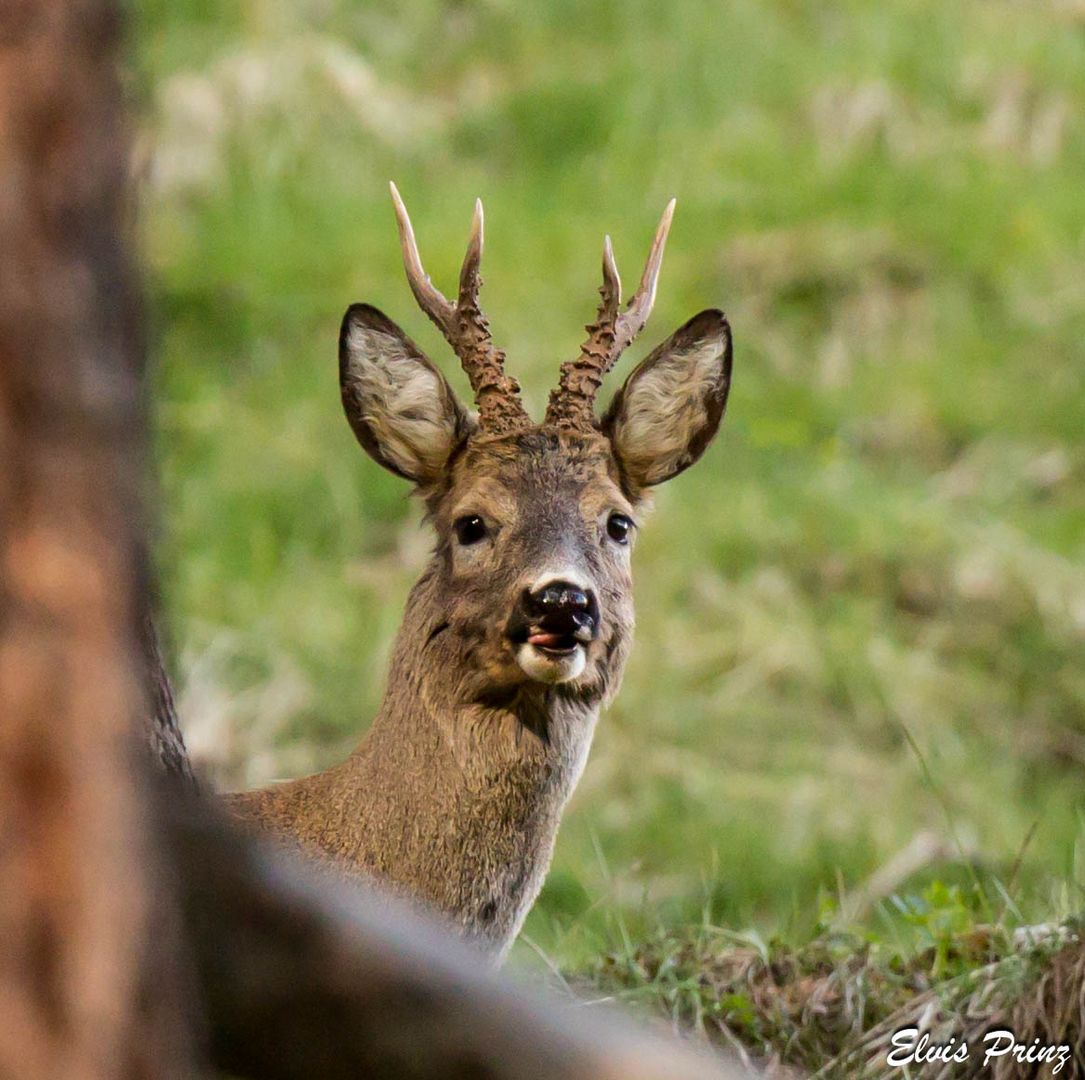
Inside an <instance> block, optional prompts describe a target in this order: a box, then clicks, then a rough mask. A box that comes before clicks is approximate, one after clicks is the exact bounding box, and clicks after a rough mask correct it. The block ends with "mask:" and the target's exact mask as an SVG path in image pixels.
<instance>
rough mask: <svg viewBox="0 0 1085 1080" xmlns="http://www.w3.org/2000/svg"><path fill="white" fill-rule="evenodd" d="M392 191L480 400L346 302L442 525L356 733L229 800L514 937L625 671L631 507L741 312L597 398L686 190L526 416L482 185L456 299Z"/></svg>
mask: <svg viewBox="0 0 1085 1080" xmlns="http://www.w3.org/2000/svg"><path fill="white" fill-rule="evenodd" d="M392 198H393V201H394V203H395V209H396V216H397V219H398V223H399V236H400V243H401V246H402V249H403V260H404V264H405V266H406V271H407V279H408V281H409V283H410V286H411V290H412V292H413V293H414V295H415V298H416V300H417V301H418V304H419V305H420V307H421V308H422V310H423V311H424V312H425V313H426V314H427V315H428V316H429V317H430V319H432V320H433V322H434V323H436V325H437V326H438V328H439V329H440V330H441V332H442V333H443V335H444V336H445V338H446V339H447V340H448V342H449V344H450V345H451V346H452V348H453V350H454V351H455V352H456V354H457V355H458V356H459V358H460V361H461V363H462V364H463V368H464V370H465V371H466V373H467V375H468V378H469V380H470V383H471V388H472V390H473V391H474V395H475V401H476V404H477V406H478V415H477V416H475V415H473V414H471V413H469V412H468V411H467V409H466V408H464V406H463V405H462V404H461V403H460V401H459V400H458V398H457V397H456V394H455V393H454V392H453V390H452V388H451V387H450V386H449V384H448V383H447V382H446V381H445V379H444V377H443V376H442V375H441V373H440V372H439V371H438V370H437V368H436V367H435V366H434V364H433V363H431V362H430V360H428V359H427V358H426V357H425V356H424V355H423V353H422V352H421V350H420V349H419V348H418V346H417V345H415V344H414V342H413V341H411V339H410V338H408V337H407V335H406V334H405V333H404V332H403V331H402V330H401V329H400V328H399V327H398V326H397V325H396V324H395V323H393V322H392V321H391V320H390V319H389V318H387V317H386V316H385V315H383V314H382V313H381V312H380V311H378V310H377V309H376V308H373V307H370V306H369V305H367V304H354V305H352V306H351V307H350V308H349V309H348V310H347V313H346V315H345V317H344V319H343V324H342V330H341V333H340V338H339V379H340V387H341V391H342V398H343V406H344V408H345V410H346V414H347V419H348V420H349V422H350V425H351V427H352V428H353V429H354V433H355V435H356V436H357V438H358V441H359V442H360V443H361V444H362V446H363V447H364V448H365V449H366V451H368V453H369V454H370V456H371V457H373V458H374V459H375V460H376V461H377V462H379V463H380V464H381V465H383V466H384V467H385V468H387V469H390V470H391V471H392V472H394V473H396V474H398V475H399V476H402V477H404V478H405V479H407V480H409V481H411V482H412V483H413V484H414V485H416V489H417V491H418V494H419V495H420V496H421V497H422V499H423V500H424V502H425V505H426V509H427V511H428V518H429V520H430V521H431V522H432V524H433V526H434V528H435V530H436V533H437V544H436V547H435V549H434V552H433V557H432V559H431V560H430V562H429V565H428V566H427V567H426V569H425V571H424V572H423V574H422V576H421V578H420V579H419V580H418V582H417V583H416V584H415V586H414V588H413V589H412V590H411V593H410V596H409V598H408V600H407V607H406V611H405V613H404V617H403V624H402V626H401V628H400V631H399V634H398V636H397V639H396V643H395V649H394V653H393V657H392V663H391V671H390V674H389V677H388V687H387V691H386V693H385V697H384V701H383V704H382V705H381V708H380V711H379V712H378V714H377V716H376V718H375V720H374V721H373V725H372V728H371V730H370V731H369V734H368V735H367V737H366V738H365V739H364V741H363V742H362V743H361V745H360V746H359V747H358V749H357V750H356V751H354V753H353V754H352V755H351V756H350V757H349V758H348V759H347V760H346V761H344V762H343V763H342V764H340V765H337V766H334V767H333V768H330V769H328V770H326V771H325V772H321V773H318V774H316V775H315V776H309V777H305V778H303V779H300V780H294V781H289V782H286V783H280V784H276V785H274V786H271V787H268V788H264V789H262V790H258V791H250V792H245V793H241V794H236V795H233V796H230V797H229V798H230V801H231V803H232V806H233V808H234V810H235V812H237V813H239V814H240V815H242V816H243V817H246V818H248V819H250V820H252V821H255V822H257V823H258V824H260V825H261V826H264V827H267V828H269V829H272V830H276V831H278V832H279V833H280V834H283V835H285V836H286V837H288V838H291V839H292V840H293V841H295V842H296V843H297V844H299V845H300V846H301V847H302V848H304V849H306V850H308V851H310V852H313V853H316V854H318V855H320V856H322V857H324V858H326V859H328V860H331V861H332V862H333V863H335V864H337V865H338V867H339V868H340V869H342V870H343V871H344V872H347V873H354V874H360V875H365V876H372V877H375V878H377V879H379V880H382V881H383V882H385V883H386V884H388V885H390V886H391V887H392V888H393V889H394V890H396V891H398V892H401V893H403V894H406V895H408V896H410V897H413V898H416V899H417V900H420V901H421V902H423V903H424V904H426V905H428V906H430V907H432V908H435V909H436V910H437V911H439V912H441V913H444V915H446V916H447V917H450V918H451V919H452V920H453V922H454V923H455V924H456V925H457V926H458V927H459V928H460V930H461V931H462V932H463V933H465V934H466V935H467V936H469V937H471V938H474V939H475V940H477V941H478V942H480V943H481V944H482V945H484V946H485V947H487V948H489V949H491V950H493V951H494V952H496V953H498V954H501V953H503V952H504V950H505V949H507V947H508V946H509V945H510V944H511V942H512V940H513V938H514V937H515V936H516V933H517V932H518V930H519V928H520V925H521V923H522V922H523V920H524V917H525V916H526V914H527V912H528V909H529V908H530V907H531V905H532V903H533V902H534V900H535V897H536V896H537V895H538V892H539V889H540V888H541V886H542V882H543V877H544V876H545V873H546V870H547V867H548V865H549V862H550V857H551V853H552V851H553V847H554V839H555V836H556V834H557V829H558V822H559V819H560V817H561V812H562V809H563V807H564V806H565V803H566V800H567V799H568V798H569V795H570V793H571V792H572V790H573V788H574V786H575V785H576V782H577V780H578V779H579V777H580V774H581V771H582V770H583V768H584V763H585V759H586V758H587V754H588V748H589V746H590V744H591V740H592V733H593V730H594V728H595V722H596V718H597V717H598V714H599V709H600V706H601V705H603V704H604V703H605V702H607V701H608V700H609V699H610V698H611V697H612V696H613V695H614V693H615V692H616V690H617V689H618V684H619V682H620V679H621V674H622V667H623V665H624V663H625V659H626V656H627V655H628V652H629V648H630V644H631V638H632V632H633V597H632V581H631V577H630V565H629V558H630V548H631V546H632V541H633V536H634V534H635V532H636V527H637V526H636V519H637V516H638V514H639V513H640V511H641V510H642V508H643V507H644V504H645V500H646V494H647V489H648V488H650V487H652V486H653V485H654V484H659V483H662V482H663V481H664V480H669V479H670V478H671V477H672V476H675V475H677V474H678V473H680V472H682V470H683V469H685V468H686V467H687V466H689V465H691V464H692V463H693V462H694V461H696V460H697V459H698V458H699V457H700V456H701V454H702V452H703V451H704V449H705V447H706V446H707V445H708V443H709V441H710V440H711V438H712V437H713V435H714V434H715V433H716V429H717V428H718V427H719V423H720V419H721V417H722V415H723V410H724V406H725V404H726V402H727V392H728V387H729V383H730V375H731V331H730V327H729V326H728V323H727V320H726V318H725V317H724V315H723V313H722V312H720V311H717V310H708V311H702V312H701V313H700V314H699V315H695V316H694V317H693V318H692V319H690V320H689V322H687V323H686V324H685V325H684V326H682V327H681V328H680V329H679V330H677V331H676V332H675V333H674V334H673V335H672V336H671V337H670V338H668V339H667V340H666V341H665V342H664V343H663V344H662V345H660V346H659V347H658V348H657V349H656V350H655V351H654V352H652V353H651V354H650V355H649V356H648V357H647V358H646V359H645V360H644V361H643V362H642V363H641V364H640V365H639V366H638V367H637V368H636V370H634V371H633V373H632V374H631V375H630V376H629V378H628V379H627V380H626V382H625V385H624V386H623V387H622V388H621V390H619V391H618V393H617V395H616V396H615V397H614V400H613V401H612V403H611V405H610V407H609V408H608V409H607V411H606V414H605V415H604V416H603V417H602V418H601V419H599V418H597V417H596V415H595V410H594V400H595V395H596V392H597V390H598V389H599V386H600V384H601V383H602V380H603V376H604V375H605V374H606V373H607V372H608V371H609V370H610V368H611V367H613V365H614V363H615V361H616V360H617V359H618V356H619V355H620V353H621V352H622V350H623V349H625V348H626V346H627V345H629V343H630V342H631V341H632V340H633V338H634V337H635V336H636V335H637V334H638V333H639V331H640V330H641V328H642V327H643V326H644V324H645V322H646V320H647V319H648V315H649V312H650V311H651V309H652V304H653V301H654V299H655V292H656V282H657V280H658V277H659V269H660V264H661V261H662V258H663V247H664V243H665V241H666V238H667V232H668V229H669V227H670V222H671V216H672V214H673V211H674V201H673V200H672V201H671V203H670V204H669V205H668V206H667V208H666V210H665V211H664V213H663V217H662V219H661V221H660V223H659V228H658V230H657V231H656V234H655V239H654V241H653V243H652V248H651V252H650V254H649V257H648V261H647V265H646V266H645V269H644V274H643V277H642V278H641V281H640V285H639V287H638V289H637V291H636V294H635V295H634V296H633V299H632V300H631V301H630V302H629V304H628V305H626V307H625V308H624V309H623V308H622V307H621V283H620V281H619V278H618V270H617V267H616V265H615V262H614V255H613V252H612V250H611V246H610V238H609V237H607V239H606V240H605V242H604V247H603V285H602V288H601V289H600V294H601V296H602V301H601V303H600V305H599V310H598V315H597V318H596V320H595V322H594V323H592V324H591V325H589V326H588V327H587V331H588V337H587V340H586V341H585V342H584V345H583V346H582V348H581V351H580V355H579V356H578V357H577V358H576V359H575V360H569V361H566V362H565V363H563V364H562V365H561V372H560V380H559V384H558V388H557V389H556V390H555V391H553V392H552V393H551V395H550V400H549V404H548V407H547V410H546V417H545V419H544V420H543V422H542V423H541V424H534V423H532V421H531V419H530V418H529V417H528V415H527V413H526V412H525V411H524V408H523V406H522V404H521V402H520V399H519V386H518V385H517V383H516V382H515V381H514V380H513V379H512V378H510V377H509V376H508V375H506V374H505V370H504V361H505V355H504V353H503V352H502V351H501V350H500V349H498V348H497V347H496V346H495V345H494V343H493V341H492V339H491V337H490V330H489V324H488V323H487V321H486V318H485V316H484V315H483V313H482V311H481V309H480V307H479V304H478V292H479V285H480V278H479V263H480V259H481V255H482V204H481V203H479V202H476V204H475V215H474V221H473V225H472V230H471V237H470V241H469V243H468V247H467V255H466V257H465V259H464V262H463V269H462V270H461V272H460V283H459V295H458V298H457V301H456V302H455V303H451V302H449V301H448V300H447V299H446V298H445V297H444V296H443V295H442V294H441V293H440V292H439V291H438V290H437V289H436V288H435V287H434V285H433V284H432V283H431V282H430V279H429V278H428V277H427V275H426V273H425V271H424V270H423V268H422V263H421V261H420V259H419V255H418V248H417V246H416V243H415V238H414V232H413V230H412V228H411V223H410V219H409V218H408V216H407V211H406V209H405V207H404V206H403V203H402V201H401V199H400V197H399V193H398V192H397V191H396V188H395V185H394V184H393V185H392Z"/></svg>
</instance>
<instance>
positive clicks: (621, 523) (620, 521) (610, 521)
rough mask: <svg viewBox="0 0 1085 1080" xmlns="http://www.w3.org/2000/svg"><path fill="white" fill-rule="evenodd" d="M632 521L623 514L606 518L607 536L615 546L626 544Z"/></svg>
mask: <svg viewBox="0 0 1085 1080" xmlns="http://www.w3.org/2000/svg"><path fill="white" fill-rule="evenodd" d="M632 531H633V521H632V519H631V518H628V517H626V515H625V514H619V513H613V514H611V515H610V517H608V518H607V536H609V537H610V538H611V540H613V541H614V542H615V543H616V544H628V543H629V534H630V533H631V532H632Z"/></svg>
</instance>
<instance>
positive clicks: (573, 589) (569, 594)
mask: <svg viewBox="0 0 1085 1080" xmlns="http://www.w3.org/2000/svg"><path fill="white" fill-rule="evenodd" d="M524 606H525V607H526V608H527V610H528V612H529V614H531V615H536V616H542V615H556V614H559V613H561V614H564V613H567V612H571V611H587V610H588V609H589V608H590V607H591V596H590V595H589V594H588V592H587V591H586V590H584V589H582V588H580V586H579V585H570V584H569V583H568V582H567V581H552V582H550V584H549V585H545V586H544V587H543V588H541V589H539V590H538V591H537V592H529V593H528V594H527V595H526V597H525V604H524Z"/></svg>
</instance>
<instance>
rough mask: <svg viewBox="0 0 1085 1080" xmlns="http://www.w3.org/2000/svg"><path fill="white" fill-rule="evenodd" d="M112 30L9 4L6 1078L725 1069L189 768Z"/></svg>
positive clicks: (0, 775) (2, 591) (496, 1079)
mask: <svg viewBox="0 0 1085 1080" xmlns="http://www.w3.org/2000/svg"><path fill="white" fill-rule="evenodd" d="M119 36H120V24H119V18H118V12H117V8H116V5H115V4H114V3H113V2H111V0H0V260H2V261H0V1019H2V1023H0V1077H3V1078H4V1080H9V1078H10V1080H52V1078H64V1080H142V1078H143V1077H152V1076H153V1077H182V1076H191V1075H193V1074H194V1073H197V1072H201V1073H202V1072H204V1071H205V1069H204V1066H206V1065H207V1063H208V1062H210V1063H211V1066H213V1069H227V1070H229V1071H230V1072H232V1073H233V1074H235V1075H237V1076H243V1077H253V1078H257V1077H259V1078H267V1080H302V1078H306V1080H308V1078H310V1077H320V1078H321V1080H337V1078H339V1077H343V1078H344V1080H347V1078H348V1077H349V1078H350V1080H354V1078H356V1077H358V1076H363V1075H364V1076H388V1077H396V1078H404V1080H408V1078H412V1077H413V1078H418V1080H423V1078H437V1077H463V1078H467V1077H488V1078H493V1080H500V1078H509V1080H512V1078H516V1077H528V1076H531V1077H535V1076H547V1077H552V1078H555V1080H562V1078H565V1080H589V1078H592V1080H601V1078H607V1077H614V1078H615V1080H616V1078H618V1077H623V1078H630V1080H635V1078H637V1077H640V1078H643V1080H650V1078H662V1077H668V1078H678V1077H682V1076H686V1077H691V1078H692V1077H694V1076H696V1077H707V1076H711V1075H723V1074H722V1073H718V1072H717V1070H716V1068H715V1067H714V1066H713V1065H710V1064H708V1063H707V1062H705V1061H704V1060H701V1059H699V1058H695V1057H693V1056H691V1055H689V1054H687V1053H686V1052H685V1051H684V1050H682V1049H680V1048H678V1047H674V1046H671V1045H670V1044H668V1043H663V1042H660V1041H658V1040H655V1039H647V1038H645V1037H644V1036H643V1035H640V1034H637V1033H634V1032H633V1030H632V1029H631V1028H630V1027H626V1026H622V1025H616V1024H614V1023H613V1022H607V1023H604V1022H601V1021H600V1020H599V1019H597V1018H596V1017H593V1016H590V1015H588V1014H586V1013H584V1011H583V1010H580V1011H578V1012H577V1013H574V1012H572V1011H571V1010H559V1009H557V1008H555V1007H553V1006H545V1005H543V1004H542V1003H540V1002H537V1001H534V1000H533V999H531V998H530V997H528V996H527V995H525V994H524V993H523V992H522V991H520V990H517V989H515V988H514V987H512V986H511V985H510V984H508V983H507V982H506V981H504V980H502V979H500V978H499V977H498V976H497V975H495V974H494V973H493V972H491V971H489V970H487V969H486V968H485V967H484V966H483V964H482V961H481V958H477V957H475V956H473V954H470V953H469V952H468V951H467V949H466V947H465V946H461V945H459V944H458V943H450V942H448V941H447V940H446V938H445V937H444V936H443V934H442V932H441V931H439V930H437V929H436V928H434V927H432V926H430V925H428V924H427V923H425V922H424V921H423V920H421V919H419V918H418V917H417V916H416V915H413V914H412V913H410V912H407V911H404V910H401V909H400V907H399V905H398V904H396V903H395V902H393V901H391V900H389V899H388V898H384V897H379V896H376V895H375V894H374V893H372V892H371V891H368V890H367V891H365V892H364V893H360V892H359V891H358V890H356V889H352V888H350V887H349V886H347V885H345V884H342V883H332V882H329V881H327V880H326V879H321V878H318V877H317V876H315V871H313V870H312V869H311V868H309V867H308V866H306V865H303V864H302V863H300V862H297V861H291V860H288V859H286V858H285V857H283V856H282V855H281V854H280V853H279V852H277V851H274V850H272V849H271V848H270V847H268V846H266V845H265V844H263V843H261V842H258V841H256V840H255V839H253V838H251V837H248V836H245V835H242V834H241V833H239V832H237V831H235V830H234V829H233V828H232V827H231V826H230V825H229V824H228V823H227V822H226V821H225V819H224V817H223V815H222V813H221V811H220V810H219V809H218V808H217V807H216V806H215V805H213V804H212V802H211V801H210V800H208V799H207V798H205V797H204V796H202V795H201V794H200V793H199V792H197V791H196V790H195V785H194V784H192V783H191V782H190V781H191V773H190V771H189V767H188V762H187V758H186V757H185V754H184V747H183V743H182V741H181V738H180V733H179V731H178V728H177V724H176V717H175V716H174V713H173V702H172V696H171V694H170V690H169V682H168V679H166V677H165V673H164V672H163V670H162V666H161V660H160V657H159V655H158V649H157V644H156V642H155V640H154V635H153V630H152V629H151V627H150V625H149V622H148V621H147V617H146V612H145V610H144V607H145V604H146V601H145V597H146V596H147V595H148V589H147V580H146V579H147V576H148V575H147V574H146V572H145V567H146V557H145V554H146V553H145V548H144V544H145V536H144V528H143V522H144V511H143V506H142V500H141V487H142V484H143V479H144V475H143V470H144V463H145V423H144V416H143V408H142V400H141V387H142V374H143V372H142V357H143V343H142V341H141V339H140V332H139V325H140V321H139V315H140V312H139V304H138V301H137V296H136V292H135V289H134V285H133V275H132V272H131V268H130V266H129V265H128V263H127V261H126V256H125V246H126V245H125V243H124V232H125V214H124V207H123V198H124V192H125V190H126V184H125V179H126V177H125V171H126V163H127V160H128V143H127V138H126V136H125V133H124V130H123V121H122V117H123V110H122V108H121V100H120V91H119V86H118V81H117V73H116V70H115V65H116V62H117V55H118V40H119ZM147 717H151V722H150V723H147ZM148 742H149V744H150V749H151V753H147V752H146V751H147V744H148ZM152 763H154V764H156V765H157V766H158V768H152ZM179 781H180V782H179Z"/></svg>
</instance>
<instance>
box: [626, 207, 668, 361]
mask: <svg viewBox="0 0 1085 1080" xmlns="http://www.w3.org/2000/svg"><path fill="white" fill-rule="evenodd" d="M677 202H678V200H677V199H671V201H670V202H669V203H667V206H666V208H665V209H664V211H663V216H662V217H661V218H660V219H659V225H658V226H657V227H656V234H655V237H654V238H653V239H652V247H651V250H650V251H649V252H648V261H647V262H646V263H645V264H644V273H643V274H642V275H641V278H640V284H639V285H638V286H637V291H636V292H635V293H634V294H633V298H632V299H631V300H630V301H629V304H628V306H627V309H626V311H625V312H624V314H622V315H619V316H618V319H617V322H616V326H615V346H616V349H617V352H616V355H615V357H614V360H617V358H618V355H617V354H620V353H621V351H622V350H623V349H625V348H626V347H627V346H628V345H629V343H630V342H631V341H632V340H633V339H634V338H635V337H636V336H637V334H639V333H640V332H641V330H643V329H644V324H645V323H646V322H647V321H648V316H649V315H651V314H652V308H653V307H654V306H655V302H656V286H657V285H658V284H659V271H660V267H662V265H663V249H664V248H665V247H666V246H667V234H668V233H669V232H670V231H671V220H672V219H673V218H674V208H675V205H676V204H677ZM612 363H613V361H612Z"/></svg>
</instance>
